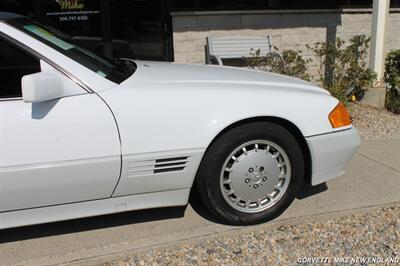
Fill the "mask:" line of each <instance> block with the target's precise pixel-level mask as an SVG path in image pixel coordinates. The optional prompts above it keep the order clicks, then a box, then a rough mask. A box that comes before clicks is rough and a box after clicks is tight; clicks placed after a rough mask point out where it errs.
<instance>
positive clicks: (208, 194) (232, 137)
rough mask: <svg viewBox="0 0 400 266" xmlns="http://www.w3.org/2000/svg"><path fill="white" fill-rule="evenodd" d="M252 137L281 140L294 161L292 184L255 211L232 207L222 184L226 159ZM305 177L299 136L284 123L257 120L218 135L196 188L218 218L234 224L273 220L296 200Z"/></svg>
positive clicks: (199, 174) (254, 138)
mask: <svg viewBox="0 0 400 266" xmlns="http://www.w3.org/2000/svg"><path fill="white" fill-rule="evenodd" d="M253 140H267V141H271V142H274V143H276V144H278V145H279V146H280V147H281V148H282V149H283V150H284V151H285V152H286V154H287V156H288V157H289V160H290V164H291V178H290V182H289V186H288V188H287V190H286V192H285V193H284V194H283V195H282V197H281V198H280V199H279V200H278V201H277V202H276V203H275V204H274V205H272V206H271V207H270V208H268V209H265V210H263V211H260V212H256V213H248V212H242V211H238V210H236V209H234V208H233V207H231V206H230V205H229V204H228V203H227V202H226V200H225V198H224V196H223V194H222V191H221V188H220V182H221V181H220V173H221V170H222V167H223V165H224V163H225V160H226V159H227V158H228V156H229V155H230V154H231V153H232V151H233V150H234V149H235V148H237V147H238V146H240V145H242V144H244V143H247V142H249V141H253ZM303 179H304V157H303V153H302V150H301V148H300V145H299V143H298V142H297V140H296V138H295V137H294V136H293V135H292V134H291V133H290V132H289V131H288V130H287V129H285V128H284V127H282V126H280V125H278V124H275V123H270V122H254V123H249V124H245V125H241V126H238V127H236V128H233V129H231V130H229V131H227V132H225V133H224V134H222V135H221V136H219V137H218V138H217V139H216V140H215V141H214V142H213V143H212V145H211V146H210V147H209V148H208V150H207V151H206V153H205V155H204V157H203V160H202V162H201V164H200V167H199V170H198V172H197V175H196V179H195V186H196V191H197V192H198V194H199V196H200V198H201V201H202V202H203V204H204V205H205V206H206V207H207V208H208V209H209V210H210V211H211V212H212V213H213V214H214V215H215V216H216V218H217V219H219V220H221V221H223V222H224V223H227V224H231V225H251V224H258V223H262V222H266V221H269V220H272V219H274V218H276V217H277V216H279V215H280V214H282V212H283V211H285V210H286V209H287V208H288V207H289V205H290V204H291V203H292V202H293V200H294V198H295V197H296V195H297V193H298V191H299V190H300V189H301V186H302V184H303Z"/></svg>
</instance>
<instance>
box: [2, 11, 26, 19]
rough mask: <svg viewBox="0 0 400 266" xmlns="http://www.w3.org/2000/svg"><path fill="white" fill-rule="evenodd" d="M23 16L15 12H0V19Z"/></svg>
mask: <svg viewBox="0 0 400 266" xmlns="http://www.w3.org/2000/svg"><path fill="white" fill-rule="evenodd" d="M23 17H24V16H21V15H18V14H15V13H8V12H0V20H9V19H14V18H23Z"/></svg>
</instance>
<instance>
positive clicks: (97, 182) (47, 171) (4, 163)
mask: <svg viewBox="0 0 400 266" xmlns="http://www.w3.org/2000/svg"><path fill="white" fill-rule="evenodd" d="M82 106H84V108H82ZM0 132H1V133H0V147H1V149H0V212H2V211H10V210H16V209H26V208H34V207H41V206H48V205H56V204H65V203H70V202H79V201H84V200H94V199H100V198H107V197H111V194H112V192H113V189H114V187H115V186H116V184H117V181H118V179H119V174H120V167H121V158H120V142H119V135H118V131H117V127H116V124H115V121H114V118H113V116H112V113H111V111H110V110H109V109H108V108H107V106H106V105H105V104H104V102H103V101H102V100H101V99H100V98H99V97H98V96H97V95H95V94H84V95H78V96H73V97H67V98H62V99H59V100H53V101H48V102H44V103H36V104H30V103H25V102H23V101H22V100H14V101H0Z"/></svg>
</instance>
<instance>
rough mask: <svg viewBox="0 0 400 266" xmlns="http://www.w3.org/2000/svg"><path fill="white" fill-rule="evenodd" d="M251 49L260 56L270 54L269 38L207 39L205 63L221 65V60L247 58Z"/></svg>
mask: <svg viewBox="0 0 400 266" xmlns="http://www.w3.org/2000/svg"><path fill="white" fill-rule="evenodd" d="M251 49H254V51H256V50H258V49H260V51H261V55H267V54H269V53H271V50H272V45H271V38H270V37H269V36H267V37H207V47H206V61H207V62H206V63H207V64H211V65H223V64H224V63H223V61H222V60H223V59H239V58H243V57H249V56H250V51H251Z"/></svg>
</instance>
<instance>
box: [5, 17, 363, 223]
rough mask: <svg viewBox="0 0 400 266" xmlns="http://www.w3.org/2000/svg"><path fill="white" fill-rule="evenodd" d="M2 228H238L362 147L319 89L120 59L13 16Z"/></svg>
mask: <svg viewBox="0 0 400 266" xmlns="http://www.w3.org/2000/svg"><path fill="white" fill-rule="evenodd" d="M0 82H1V83H0V228H2V229H4V228H11V227H17V226H24V225H32V224H39V223H46V222H52V221H60V220H67V219H74V218H79V217H88V216H95V215H102V214H109V213H115V212H124V211H131V210H138V209H146V208H154V207H167V206H182V205H186V204H187V203H188V198H189V193H190V192H191V189H192V188H195V189H196V192H197V195H198V196H199V197H200V198H201V200H202V202H203V203H204V204H205V206H206V207H207V208H208V209H209V210H210V211H211V212H212V213H213V214H214V215H215V216H216V217H218V218H219V219H220V220H221V221H223V222H225V223H228V224H234V225H248V224H255V223H260V222H264V221H267V220H270V219H273V218H274V217H276V216H278V215H279V214H281V213H282V212H283V211H284V210H285V209H286V208H287V207H288V206H289V205H290V204H291V202H292V201H293V199H294V198H295V196H296V194H297V192H298V191H299V189H300V188H301V186H302V184H303V183H310V184H311V185H317V184H320V183H323V182H325V181H327V180H330V179H332V178H335V177H337V176H339V175H342V174H343V173H344V169H345V167H346V164H347V162H348V161H349V160H350V158H351V157H352V156H353V154H354V153H355V151H356V150H357V148H358V146H359V144H360V138H359V135H358V132H357V130H356V129H355V128H354V127H353V126H352V124H351V120H350V118H349V115H348V112H347V110H346V109H345V107H344V106H343V105H342V104H341V103H340V102H339V101H338V100H337V99H335V98H334V97H332V96H331V95H330V94H329V93H328V92H327V91H325V90H323V89H321V88H318V87H316V86H314V85H311V84H310V83H308V82H305V81H302V80H299V79H295V78H291V77H286V76H282V75H277V74H271V73H265V72H259V71H252V70H244V69H240V68H229V67H215V66H201V65H180V64H174V63H156V62H143V61H133V60H129V59H118V60H115V61H111V60H108V59H105V58H103V57H100V56H98V55H96V54H94V53H92V52H90V51H88V50H86V49H84V48H82V47H79V46H78V45H76V44H75V43H74V42H73V41H72V40H71V39H70V38H69V37H68V36H65V35H64V34H62V33H60V32H58V31H55V30H53V29H50V28H46V27H44V26H42V25H40V24H38V23H36V22H33V21H32V20H30V19H28V18H26V17H22V16H19V15H15V14H10V13H0Z"/></svg>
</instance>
